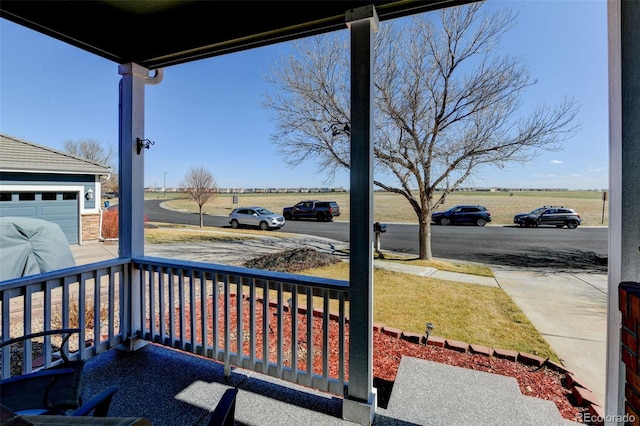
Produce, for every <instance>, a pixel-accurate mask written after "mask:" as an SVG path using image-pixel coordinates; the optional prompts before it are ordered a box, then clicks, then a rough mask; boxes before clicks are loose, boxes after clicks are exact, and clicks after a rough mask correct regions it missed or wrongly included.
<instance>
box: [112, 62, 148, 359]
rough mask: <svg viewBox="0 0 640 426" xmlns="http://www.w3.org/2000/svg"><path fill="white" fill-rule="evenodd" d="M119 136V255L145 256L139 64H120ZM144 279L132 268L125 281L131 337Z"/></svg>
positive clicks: (130, 346) (133, 345)
mask: <svg viewBox="0 0 640 426" xmlns="http://www.w3.org/2000/svg"><path fill="white" fill-rule="evenodd" d="M118 72H119V74H120V75H121V76H122V78H121V80H120V117H119V120H120V135H119V138H120V140H119V166H120V167H119V176H118V178H119V190H120V196H119V200H118V211H119V214H118V221H119V223H118V240H119V249H120V257H126V258H134V257H137V256H142V255H144V151H145V150H144V149H143V150H142V151H141V152H140V154H138V147H137V140H138V139H144V86H145V78H146V77H147V74H148V70H147V69H146V68H144V67H141V66H139V65H137V64H133V63H129V64H124V65H120V67H119V69H118ZM141 285H142V283H141V281H140V275H139V273H138V272H137V271H134V270H130V271H129V273H128V279H127V280H125V293H126V296H125V297H126V301H127V303H126V304H125V324H124V329H125V330H127V331H128V333H129V336H133V334H134V333H135V331H136V330H139V329H140V328H141V323H140V322H141V318H140V312H141V311H140V310H141V297H142V290H141ZM140 346H143V344H142V342H141V341H137V340H135V339H129V341H128V342H126V345H122V346H121V347H120V349H124V350H129V351H131V350H135V349H137V348H138V347H140Z"/></svg>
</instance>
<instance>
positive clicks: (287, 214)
mask: <svg viewBox="0 0 640 426" xmlns="http://www.w3.org/2000/svg"><path fill="white" fill-rule="evenodd" d="M282 216H284V218H285V219H286V220H291V219H293V220H298V219H316V220H317V221H318V222H328V221H331V220H333V218H334V217H336V216H340V206H338V203H336V202H335V201H318V200H306V201H300V202H299V203H298V204H296V205H295V206H293V207H285V208H284V209H282Z"/></svg>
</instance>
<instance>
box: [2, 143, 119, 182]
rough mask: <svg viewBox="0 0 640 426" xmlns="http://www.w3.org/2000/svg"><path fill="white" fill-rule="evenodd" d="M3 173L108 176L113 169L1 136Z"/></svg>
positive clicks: (51, 149)
mask: <svg viewBox="0 0 640 426" xmlns="http://www.w3.org/2000/svg"><path fill="white" fill-rule="evenodd" d="M0 171H3V172H7V171H23V172H50V173H71V174H79V173H81V174H93V175H105V174H109V173H111V172H112V170H111V168H110V167H107V166H105V165H102V164H98V163H94V162H93V161H89V160H85V159H84V158H79V157H75V156H73V155H71V154H67V153H65V152H61V151H57V150H55V149H53V148H49V147H46V146H42V145H37V144H35V143H32V142H27V141H24V140H21V139H18V138H15V137H12V136H9V135H5V134H0Z"/></svg>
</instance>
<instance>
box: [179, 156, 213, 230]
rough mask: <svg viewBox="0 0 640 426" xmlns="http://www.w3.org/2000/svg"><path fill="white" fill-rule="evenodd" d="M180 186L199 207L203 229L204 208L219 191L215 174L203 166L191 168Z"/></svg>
mask: <svg viewBox="0 0 640 426" xmlns="http://www.w3.org/2000/svg"><path fill="white" fill-rule="evenodd" d="M180 186H181V187H182V190H183V191H184V192H186V193H187V195H189V197H191V199H192V200H193V201H195V202H196V204H197V205H198V211H199V214H200V228H202V227H203V226H204V219H203V215H202V207H203V206H204V205H205V204H206V203H207V201H209V200H210V199H211V198H212V197H213V196H214V195H215V194H216V192H217V191H218V184H217V182H216V180H215V178H214V177H213V174H211V172H210V171H209V170H207V169H205V168H204V167H203V166H199V167H191V168H190V169H189V171H188V172H187V175H186V176H185V178H184V180H183V181H182V182H181V183H180Z"/></svg>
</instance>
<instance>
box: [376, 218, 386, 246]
mask: <svg viewBox="0 0 640 426" xmlns="http://www.w3.org/2000/svg"><path fill="white" fill-rule="evenodd" d="M373 232H374V233H375V235H376V252H377V253H380V234H382V233H384V232H387V224H386V223H380V222H375V223H374V224H373Z"/></svg>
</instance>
